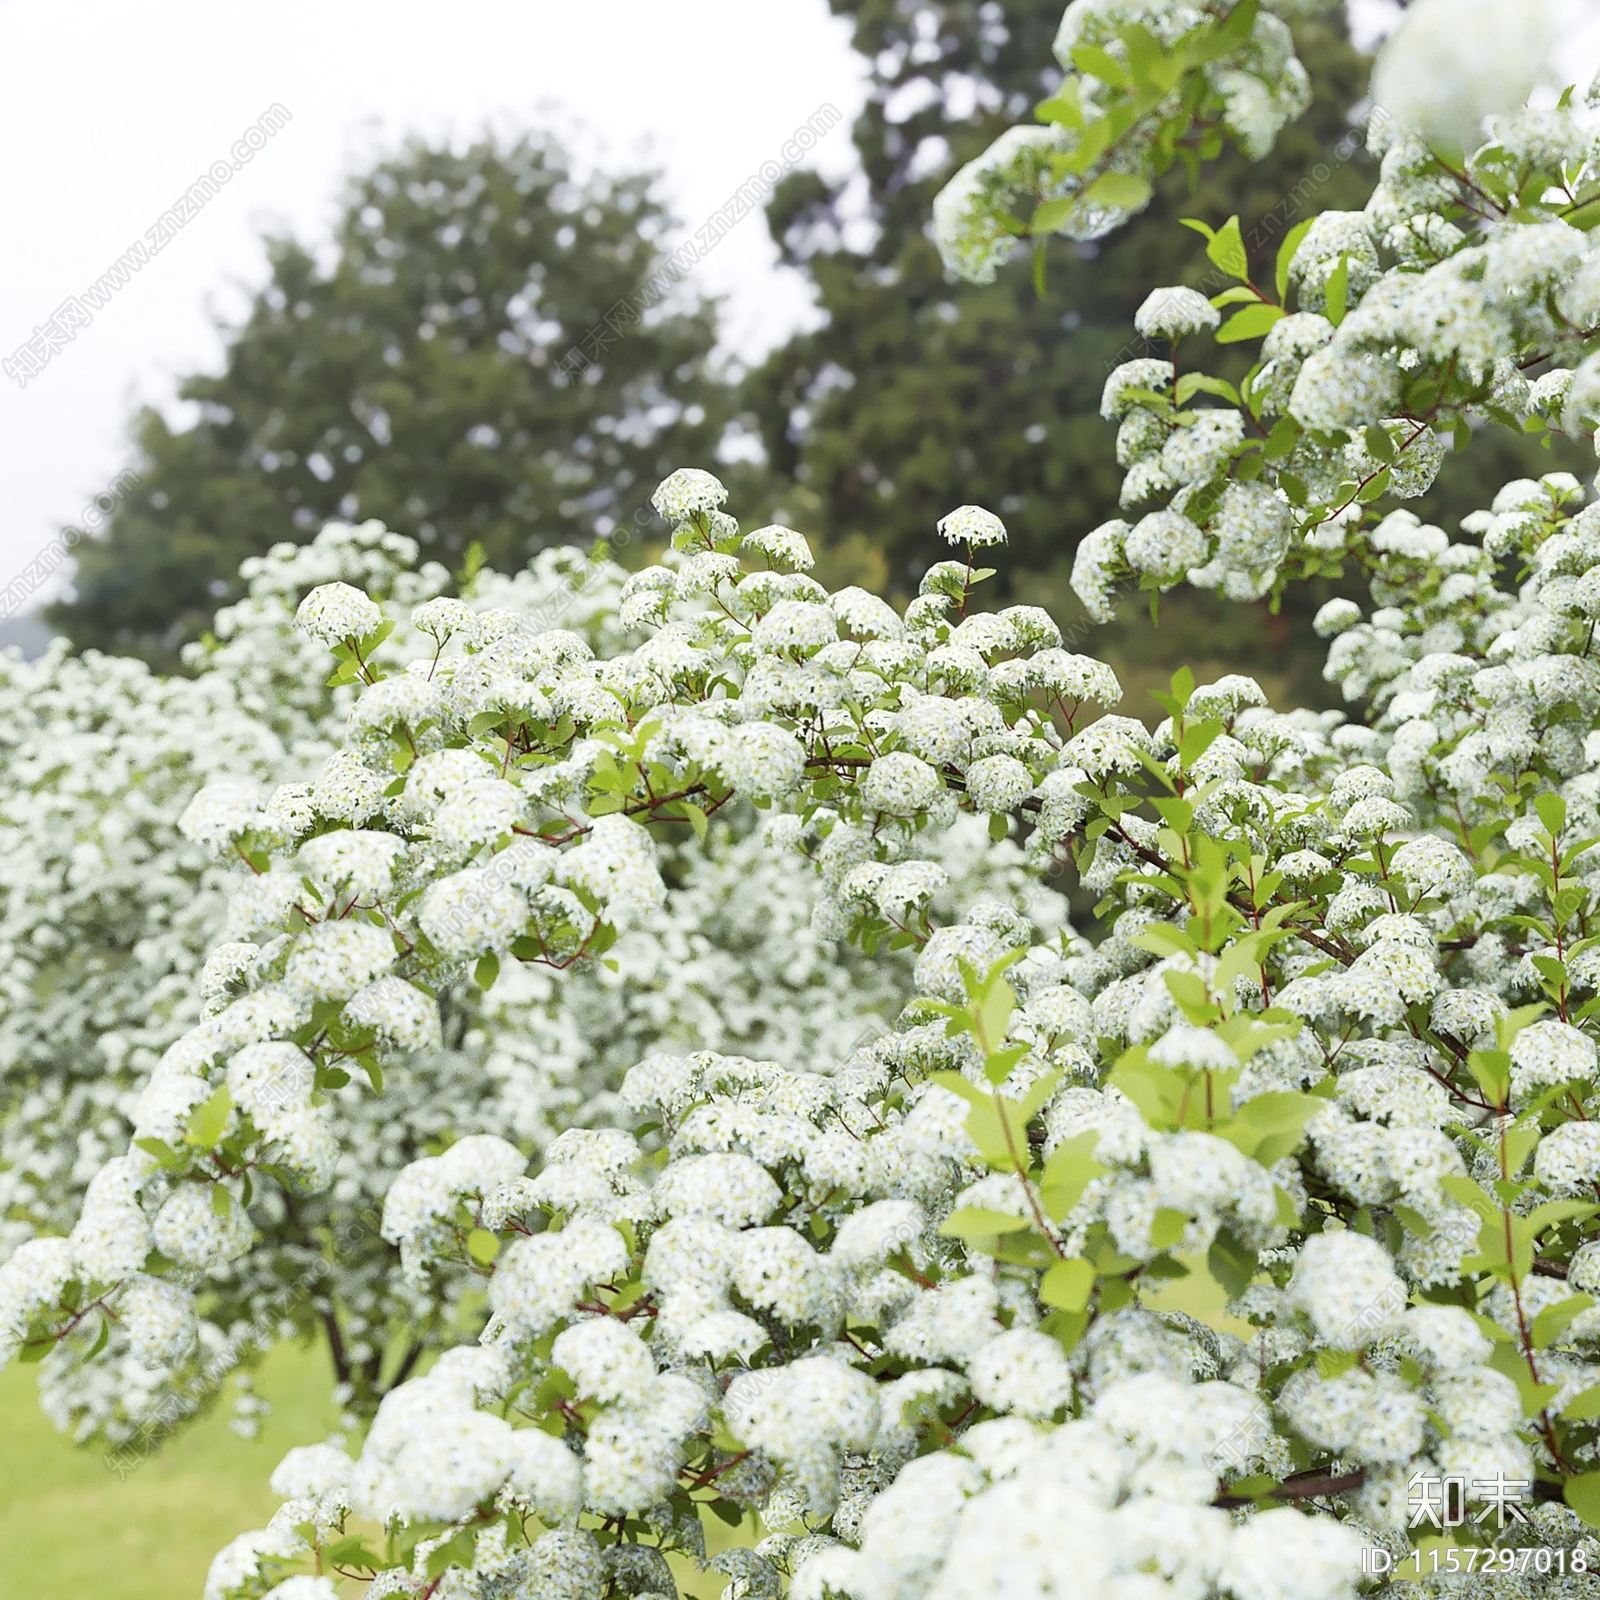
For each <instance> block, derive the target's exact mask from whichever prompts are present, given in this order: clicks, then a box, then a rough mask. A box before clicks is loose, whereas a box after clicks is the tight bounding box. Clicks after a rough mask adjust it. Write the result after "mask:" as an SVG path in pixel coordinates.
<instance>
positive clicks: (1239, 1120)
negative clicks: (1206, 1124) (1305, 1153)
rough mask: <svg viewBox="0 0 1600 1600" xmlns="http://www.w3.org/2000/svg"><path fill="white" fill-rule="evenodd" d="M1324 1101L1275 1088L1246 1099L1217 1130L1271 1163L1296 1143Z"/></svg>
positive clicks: (1287, 1152)
mask: <svg viewBox="0 0 1600 1600" xmlns="http://www.w3.org/2000/svg"><path fill="white" fill-rule="evenodd" d="M1326 1105H1327V1102H1326V1101H1323V1100H1319V1099H1318V1098H1317V1097H1316V1096H1315V1095H1310V1094H1296V1093H1294V1092H1293V1091H1289V1090H1282V1091H1280V1090H1274V1091H1272V1092H1271V1093H1269V1094H1258V1095H1256V1096H1255V1097H1254V1098H1253V1099H1251V1100H1247V1101H1245V1103H1244V1105H1243V1106H1241V1107H1240V1108H1239V1114H1238V1115H1237V1116H1236V1117H1235V1118H1234V1119H1233V1120H1232V1121H1231V1122H1227V1123H1224V1124H1223V1125H1222V1126H1221V1127H1219V1128H1218V1129H1217V1130H1216V1131H1217V1132H1218V1133H1219V1134H1221V1136H1222V1137H1223V1138H1224V1139H1226V1140H1227V1141H1228V1142H1229V1144H1232V1145H1235V1146H1237V1147H1238V1148H1239V1149H1240V1150H1242V1151H1243V1152H1244V1153H1245V1154H1246V1155H1247V1156H1249V1157H1251V1158H1252V1159H1253V1160H1255V1161H1259V1162H1260V1163H1261V1165H1262V1166H1264V1167H1270V1166H1272V1165H1273V1163H1274V1162H1276V1161H1281V1160H1282V1159H1283V1157H1284V1156H1286V1155H1289V1154H1290V1153H1291V1152H1292V1151H1294V1150H1295V1149H1297V1148H1298V1147H1299V1144H1300V1141H1301V1139H1303V1138H1304V1137H1305V1126H1306V1124H1307V1123H1308V1122H1309V1121H1310V1120H1311V1119H1312V1117H1314V1116H1315V1115H1316V1114H1317V1112H1319V1111H1322V1110H1325V1109H1326Z"/></svg>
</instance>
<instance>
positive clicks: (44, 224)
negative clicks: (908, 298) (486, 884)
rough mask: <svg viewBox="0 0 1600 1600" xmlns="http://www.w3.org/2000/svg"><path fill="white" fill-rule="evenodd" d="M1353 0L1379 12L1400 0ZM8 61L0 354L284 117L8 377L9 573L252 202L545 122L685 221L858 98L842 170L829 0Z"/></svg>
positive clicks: (187, 310)
mask: <svg viewBox="0 0 1600 1600" xmlns="http://www.w3.org/2000/svg"><path fill="white" fill-rule="evenodd" d="M1562 3H1564V4H1568V5H1571V6H1572V7H1574V8H1575V13H1576V14H1577V15H1581V16H1584V17H1587V18H1588V19H1589V20H1591V21H1592V20H1593V16H1592V11H1593V9H1594V8H1596V7H1597V6H1600V0H1562ZM1352 5H1353V9H1354V10H1355V12H1356V15H1357V24H1358V30H1359V31H1360V32H1362V33H1365V34H1369V35H1370V33H1371V32H1373V31H1376V30H1377V29H1381V27H1382V26H1383V23H1384V22H1385V21H1387V20H1388V19H1389V18H1390V17H1392V16H1393V15H1394V12H1393V10H1392V6H1391V0H1352ZM0 60H5V61H6V62H8V63H9V64H10V70H9V72H8V74H7V80H8V81H7V86H6V90H7V92H6V94H5V96H4V97H3V98H0V151H3V155H0V216H3V217H4V218H5V221H6V248H5V249H4V250H3V251H0V356H5V355H9V354H10V353H11V352H12V351H13V350H14V349H15V348H16V347H17V346H18V345H19V344H20V343H21V342H22V341H23V340H24V339H26V338H27V337H28V336H29V334H30V333H31V332H32V330H33V328H34V325H35V324H36V323H41V322H44V321H46V320H47V319H48V318H49V317H50V315H51V313H52V312H53V311H54V310H55V308H56V307H57V306H58V305H60V304H61V302H62V301H63V300H64V299H65V298H66V297H67V296H68V295H70V294H74V293H77V292H79V291H81V290H82V289H83V287H84V286H85V285H86V284H88V283H91V282H93V281H94V279H95V278H96V277H98V276H99V274H100V273H102V272H103V271H105V269H106V268H107V267H108V266H110V264H111V263H112V262H113V261H115V260H116V258H117V257H118V256H119V255H120V254H121V253H122V252H123V250H125V249H126V248H127V246H128V244H129V243H130V242H131V241H133V240H135V239H137V238H139V237H140V236H141V235H143V233H144V231H145V230H146V229H147V228H149V227H150V226H151V225H152V224H153V223H154V221H155V219H156V218H157V217H158V216H159V215H160V213H161V212H162V211H164V210H165V209H166V208H167V207H169V206H170V205H171V204H172V202H173V201H174V199H175V198H176V197H177V196H178V195H179V194H180V193H181V192H182V191H183V190H185V189H186V188H187V187H188V186H189V184H190V183H191V182H192V181H193V180H194V179H195V178H196V177H197V176H198V175H199V174H200V173H201V172H202V171H203V170H204V169H205V168H207V167H208V166H210V165H211V163H212V162H213V161H216V160H218V159H219V158H223V157H225V156H226V155H227V152H228V149H229V147H230V145H232V144H233V142H234V141H235V140H236V139H237V138H238V137H239V135H240V133H241V131H242V130H243V129H244V128H245V127H246V126H247V125H248V124H250V123H252V122H254V121H255V119H256V118H257V117H258V116H259V115H260V114H261V112H262V111H263V110H265V109H266V108H267V107H268V106H270V105H273V104H274V103H281V104H282V105H283V106H284V107H286V108H287V109H288V110H289V112H290V113H291V114H292V118H293V120H292V121H291V122H290V123H289V124H288V126H287V127H285V128H283V129H282V130H281V131H280V132H278V133H277V134H276V135H275V136H274V137H273V138H272V139H271V140H270V141H269V142H268V144H267V145H266V147H265V148H264V149H262V150H261V151H260V152H259V153H258V154H257V156H256V157H255V159H254V160H253V162H252V163H251V164H250V165H249V166H248V167H246V168H245V169H244V170H243V171H242V172H240V173H239V174H238V175H237V176H235V177H234V178H233V179H232V181H231V182H230V183H229V184H228V185H227V187H226V188H224V189H223V190H222V192H221V193H220V194H219V195H218V196H217V198H215V199H214V200H212V201H211V202H210V204H208V205H207V206H206V207H205V208H204V209H203V210H202V211H201V212H200V214H199V215H198V216H197V217H196V218H195V219H194V220H193V221H191V222H190V223H188V225H187V226H186V227H184V229H183V230H182V231H181V232H180V233H178V234H177V236H176V237H175V238H174V239H173V240H172V241H171V242H170V243H169V244H167V245H166V246H165V247H164V248H163V249H162V251H161V252H160V254H159V255H157V256H155V257H154V258H153V259H152V260H151V261H150V262H149V263H148V264H147V265H146V266H145V267H144V269H143V270H142V271H141V272H140V273H139V274H138V275H137V276H136V277H134V278H133V279H132V280H131V281H130V282H129V283H128V284H127V286H126V287H125V288H124V289H123V290H122V291H121V292H120V293H119V294H118V295H117V296H116V297H115V299H114V300H113V301H112V302H111V303H110V304H109V305H108V306H107V307H106V308H105V309H104V310H103V311H101V312H99V313H98V314H97V315H96V317H95V319H94V322H93V325H92V326H91V327H88V328H86V329H84V330H83V331H82V332H80V333H79V335H78V337H77V339H76V340H75V341H74V342H73V343H72V344H70V345H68V346H67V348H66V349H64V350H63V351H61V352H60V353H59V354H58V355H57V356H56V357H55V358H54V359H53V360H52V361H51V362H50V364H49V365H48V366H47V367H46V369H45V370H44V372H43V373H41V374H39V375H38V376H37V377H35V378H33V379H32V380H31V381H30V382H29V384H28V386H27V388H26V389H25V390H24V389H19V388H18V387H17V385H16V384H15V383H14V382H12V381H11V380H10V379H8V378H0V487H3V491H4V492H3V496H0V587H3V586H4V585H5V583H6V582H7V581H8V580H9V579H10V578H11V577H12V576H13V575H14V574H17V573H20V572H21V571H22V570H23V569H24V568H25V567H26V566H27V565H28V564H29V562H30V561H31V560H32V559H33V557H34V556H35V554H36V553H37V552H39V551H40V550H42V549H43V548H44V547H45V546H46V545H47V544H48V543H49V542H50V541H52V540H53V538H54V536H55V533H56V530H57V529H58V528H59V527H60V526H61V525H62V524H63V523H69V522H73V521H76V520H78V518H79V517H80V515H81V511H82V508H83V507H84V505H85V503H86V502H87V501H88V499H89V497H90V496H92V495H93V494H94V493H95V492H96V491H98V490H99V489H101V488H102V487H103V486H104V485H105V484H106V483H107V482H108V481H109V480H110V479H111V478H112V477H113V476H114V475H115V474H116V473H117V472H118V471H119V470H120V469H121V468H122V467H123V466H125V465H127V463H128V461H129V459H130V452H129V448H128V445H127V442H126V439H125V434H124V430H125V427H126V424H127V421H128V419H129V418H130V416H131V415H132V413H133V411H134V409H135V407H136V406H137V405H138V404H139V403H141V402H150V403H154V404H157V405H163V406H165V405H167V404H168V402H170V400H171V398H172V394H173V389H174V386H175V381H176V378H177V377H178V376H180V375H182V374H184V373H186V372H189V371H192V370H194V369H196V368H197V367H204V368H207V369H213V370H214V369H215V368H216V367H217V366H218V365H219V362H220V355H221V345H220V342H219V340H218V338H217V336H216V333H215V331H214V326H213V313H214V312H221V313H223V314H225V315H229V316H234V315H237V314H238V313H239V312H240V311H241V310H242V309H243V307H244V305H245V304H246V303H247V291H248V290H249V289H250V288H252V287H254V286H256V285H258V284H259V283H260V282H261V281H262V279H263V277H264V267H263V258H262V253H261V249H260V244H259V234H260V232H261V231H262V230H263V228H268V227H273V228H280V229H281V228H287V229H289V230H290V231H292V232H293V233H295V234H296V236H298V237H300V238H302V239H306V240H310V241H312V242H317V241H321V240H325V239H326V237H327V235H328V232H329V225H330V223H331V221H332V218H333V216H334V213H335V198H336V196H337V193H338V190H339V186H340V180H341V179H342V177H343V175H344V174H345V173H347V172H348V171H350V170H351V169H352V167H355V166H359V165H360V164H362V162H363V160H364V159H365V158H367V157H370V156H371V155H373V154H375V153H376V152H378V151H379V150H382V149H385V148H387V147H389V146H391V145H393V144H394V143H395V142H396V141H397V140H398V139H399V138H400V137H401V136H402V135H404V134H405V133H408V132H412V131H416V132H421V133H424V134H427V135H433V136H437V135H448V136H452V137H458V138H461V139H465V138H468V137H470V136H472V135H473V134H475V133H476V132H478V131H479V130H481V128H482V127H483V126H484V125H485V124H486V123H491V124H493V125H496V126H502V127H505V128H508V129H517V128H522V127H526V126H530V125H543V126H546V127H552V126H553V127H555V128H556V129H557V130H558V131H561V132H562V133H564V134H565V135H566V136H567V138H568V141H569V143H570V144H571V145H572V146H573V147H574V148H575V150H576V151H578V152H579V153H580V154H581V155H582V156H584V157H585V158H586V159H589V160H594V159H597V158H598V159H600V160H602V161H609V162H611V163H613V164H616V165H633V166H639V165H648V166H655V167H659V168H661V169H662V170H663V171H664V172H665V175H666V180H665V192H666V194H667V196H668V198H669V200H670V202H671V203H672V204H673V206H674V208H675V209H676V211H677V213H678V215H679V217H680V218H681V220H682V221H683V222H684V224H685V225H686V226H687V227H690V228H692V227H693V226H694V225H695V224H696V223H697V222H699V221H700V220H701V219H703V218H704V217H706V216H707V215H709V214H710V213H711V212H712V211H714V210H715V209H716V208H717V206H718V205H720V204H721V202H722V201H723V200H724V199H725V198H726V197H727V196H728V195H729V194H731V193H732V192H733V191H734V190H735V189H736V188H737V187H738V185H739V184H740V182H741V181H742V180H743V179H744V178H745V177H747V176H748V175H749V174H750V173H752V172H753V171H755V170H756V169H757V168H758V167H759V166H760V165H761V163H762V162H763V161H766V160H769V159H771V158H773V157H774V155H775V153H776V151H777V150H778V147H779V146H780V145H781V144H782V143H783V141H784V140H785V138H787V137H788V135H789V134H790V132H791V131H792V130H793V129H795V128H796V127H797V126H798V125H800V124H801V123H803V122H804V121H805V120H806V119H807V118H808V117H810V116H811V114H812V113H813V112H814V111H815V110H816V109H817V108H818V107H819V106H820V105H822V104H823V103H825V102H831V103H832V104H834V105H836V106H837V107H838V108H839V110H840V111H841V112H842V113H843V114H844V119H843V121H842V122H841V123H840V124H839V125H838V126H837V127H836V128H835V129H834V130H833V131H832V132H831V133H830V134H828V135H827V136H826V137H825V139H824V140H823V142H822V143H821V145H820V146H819V147H818V149H817V151H816V154H815V161H816V164H817V165H819V166H821V167H822V168H823V169H824V170H826V171H828V172H830V173H833V174H842V173H844V172H846V171H848V170H849V169H850V168H851V166H852V164H853V152H852V150H851V147H850V137H849V124H850V122H851V121H852V120H853V119H854V117H855V115H856V113H857V111H858V110H859V108H860V105H861V102H862V98H863V94H864V85H863V78H862V71H861V64H860V62H859V61H858V60H857V58H856V56H855V55H854V53H853V52H852V51H851V49H850V45H849V26H848V24H847V23H846V22H844V21H842V20H840V19H837V18H834V17H832V16H831V15H830V14H829V12H828V7H827V0H667V3H663V0H577V3H574V0H452V3H450V4H440V3H439V0H277V3H275V4H273V5H271V6H269V7H263V6H261V5H260V4H251V5H244V4H240V3H239V0H148V3H146V4H144V5H140V6H132V5H129V4H127V0H0ZM693 281H694V283H695V284H696V285H697V286H698V287H700V288H702V289H704V290H706V291H708V292H711V293H723V294H726V295H727V296H728V305H727V313H728V315H727V323H726V326H727V342H728V343H729V345H730V346H731V347H732V348H734V349H735V350H737V351H739V352H741V353H744V354H752V353H755V352H758V351H760V350H762V349H765V348H767V347H770V346H771V345H772V344H774V343H776V342H777V341H778V340H779V339H781V338H782V337H783V336H784V335H785V334H786V333H787V332H789V331H790V330H791V329H792V328H794V327H795V326H796V325H797V324H799V323H801V322H803V321H804V320H805V319H806V317H807V315H808V308H809V304H810V302H809V297H808V293H807V290H806V287H805V285H804V282H803V280H801V279H800V278H799V277H798V276H797V275H795V274H792V273H784V272H780V271H779V269H778V268H777V266H776V260H775V255H774V252H773V250H772V247H771V244H770V242H769V240H768V239H767V234H766V228H765V224H764V220H763V218H762V217H761V216H760V215H759V214H752V215H750V216H748V217H746V218H745V220H744V221H743V222H741V223H740V224H739V226H738V227H737V228H735V229H734V230H733V231H732V232H731V233H730V234H728V235H727V236H726V237H725V238H724V239H723V241H722V243H721V244H720V245H719V246H718V248H717V249H716V251H715V252H714V253H713V254H712V255H711V256H710V257H709V258H708V259H707V260H706V261H704V262H702V263H701V264H700V265H699V266H698V267H697V268H696V269H695V273H694V277H693ZM56 587H58V583H57V582H54V581H53V582H52V583H51V584H49V585H47V586H46V588H45V589H44V590H41V591H40V594H39V596H38V599H39V601H40V602H42V601H43V600H44V599H45V598H47V597H48V595H49V594H50V593H51V592H52V591H53V590H54V589H55V588H56Z"/></svg>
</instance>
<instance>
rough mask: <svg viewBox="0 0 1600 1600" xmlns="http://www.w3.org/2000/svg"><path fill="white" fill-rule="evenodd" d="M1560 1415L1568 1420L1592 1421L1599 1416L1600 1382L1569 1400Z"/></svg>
mask: <svg viewBox="0 0 1600 1600" xmlns="http://www.w3.org/2000/svg"><path fill="white" fill-rule="evenodd" d="M1561 1415H1562V1416H1563V1417H1565V1418H1566V1420H1567V1421H1568V1422H1593V1421H1594V1420H1595V1418H1596V1417H1600V1383H1597V1384H1596V1385H1595V1386H1594V1387H1593V1388H1592V1389H1585V1390H1584V1391H1583V1393H1582V1394H1580V1395H1577V1396H1575V1397H1574V1398H1573V1399H1571V1400H1569V1401H1568V1402H1567V1404H1566V1408H1565V1410H1563V1411H1562V1413H1561Z"/></svg>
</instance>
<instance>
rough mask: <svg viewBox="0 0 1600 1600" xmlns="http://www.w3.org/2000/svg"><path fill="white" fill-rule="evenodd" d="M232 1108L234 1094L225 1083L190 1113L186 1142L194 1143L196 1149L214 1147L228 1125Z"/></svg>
mask: <svg viewBox="0 0 1600 1600" xmlns="http://www.w3.org/2000/svg"><path fill="white" fill-rule="evenodd" d="M232 1110H233V1096H232V1095H231V1094H229V1093H228V1086H227V1084H223V1085H222V1086H221V1087H220V1088H218V1089H216V1090H215V1091H214V1092H213V1093H212V1094H211V1096H210V1098H209V1099H206V1100H203V1101H201V1103H200V1104H199V1105H197V1106H196V1107H195V1108H194V1110H193V1111H191V1112H190V1113H189V1122H188V1126H187V1127H186V1128H185V1130H184V1135H183V1137H184V1142H185V1143H186V1144H191V1145H193V1146H194V1148H195V1149H196V1150H211V1149H214V1148H215V1147H216V1144H217V1141H218V1140H219V1139H221V1137H222V1130H223V1129H224V1128H225V1127H227V1125H228V1113H229V1112H230V1111H232Z"/></svg>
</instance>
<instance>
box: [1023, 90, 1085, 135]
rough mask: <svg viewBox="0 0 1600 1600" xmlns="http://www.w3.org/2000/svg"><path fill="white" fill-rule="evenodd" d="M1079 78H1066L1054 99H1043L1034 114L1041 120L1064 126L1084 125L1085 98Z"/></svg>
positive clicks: (1034, 109)
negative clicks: (1079, 85)
mask: <svg viewBox="0 0 1600 1600" xmlns="http://www.w3.org/2000/svg"><path fill="white" fill-rule="evenodd" d="M1078 84H1079V80H1078V79H1077V78H1064V79H1063V80H1062V83H1061V87H1060V88H1059V89H1058V90H1057V91H1056V93H1055V96H1054V98H1053V99H1050V100H1041V101H1040V102H1039V104H1038V105H1036V106H1035V107H1034V108H1033V114H1034V116H1036V117H1037V118H1038V119H1039V120H1040V121H1041V122H1057V123H1060V125H1061V126H1062V127H1063V128H1081V127H1082V126H1083V100H1082V97H1081V95H1080V92H1079V88H1078Z"/></svg>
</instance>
